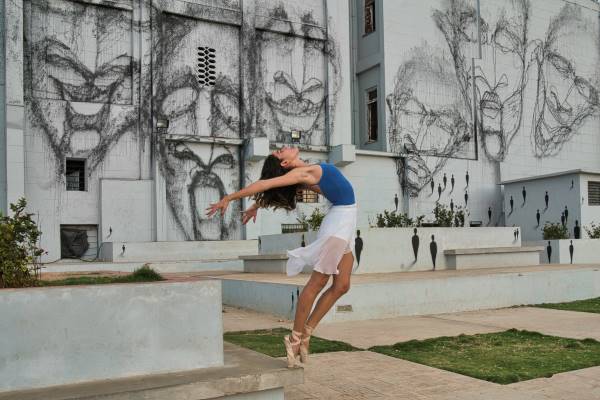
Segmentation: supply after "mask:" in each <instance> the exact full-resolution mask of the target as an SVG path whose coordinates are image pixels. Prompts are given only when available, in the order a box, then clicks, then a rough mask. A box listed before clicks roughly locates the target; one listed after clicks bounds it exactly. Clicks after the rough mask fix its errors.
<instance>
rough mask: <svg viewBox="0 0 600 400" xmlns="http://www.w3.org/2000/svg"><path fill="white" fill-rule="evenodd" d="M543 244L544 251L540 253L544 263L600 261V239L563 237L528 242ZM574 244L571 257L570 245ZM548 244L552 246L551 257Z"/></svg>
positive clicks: (587, 262)
mask: <svg viewBox="0 0 600 400" xmlns="http://www.w3.org/2000/svg"><path fill="white" fill-rule="evenodd" d="M528 244H535V245H537V246H543V247H544V251H542V252H541V253H540V263H542V264H595V263H600V239H561V240H543V241H537V242H528ZM571 244H572V245H573V257H572V259H571V249H570V246H571ZM548 246H550V258H548Z"/></svg>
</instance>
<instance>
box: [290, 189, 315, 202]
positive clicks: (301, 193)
mask: <svg viewBox="0 0 600 400" xmlns="http://www.w3.org/2000/svg"><path fill="white" fill-rule="evenodd" d="M296 201H297V202H298V203H318V202H319V194H318V193H316V192H313V191H312V190H309V189H300V190H298V191H297V192H296Z"/></svg>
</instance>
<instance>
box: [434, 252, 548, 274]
mask: <svg viewBox="0 0 600 400" xmlns="http://www.w3.org/2000/svg"><path fill="white" fill-rule="evenodd" d="M543 249H544V248H543V247H542V246H507V247H478V248H465V249H446V250H444V256H445V258H446V268H447V269H472V268H498V267H511V266H524V265H539V264H540V252H541V251H542V250H543Z"/></svg>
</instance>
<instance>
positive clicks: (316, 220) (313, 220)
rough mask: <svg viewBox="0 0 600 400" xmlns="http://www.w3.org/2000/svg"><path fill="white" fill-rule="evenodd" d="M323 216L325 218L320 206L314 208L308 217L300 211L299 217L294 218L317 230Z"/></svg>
mask: <svg viewBox="0 0 600 400" xmlns="http://www.w3.org/2000/svg"><path fill="white" fill-rule="evenodd" d="M323 218H325V214H324V213H323V212H322V211H321V209H320V208H315V209H314V210H313V212H312V214H311V215H310V217H307V216H306V215H304V214H303V213H300V218H296V220H297V221H298V222H299V223H301V224H303V225H305V226H308V227H309V229H310V230H313V231H318V230H319V228H320V227H321V224H322V223H323Z"/></svg>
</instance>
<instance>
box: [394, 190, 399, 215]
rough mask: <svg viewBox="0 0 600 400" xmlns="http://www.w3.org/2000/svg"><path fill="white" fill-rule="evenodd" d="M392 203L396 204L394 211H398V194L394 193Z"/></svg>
mask: <svg viewBox="0 0 600 400" xmlns="http://www.w3.org/2000/svg"><path fill="white" fill-rule="evenodd" d="M394 205H395V206H396V212H398V195H397V194H394Z"/></svg>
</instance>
